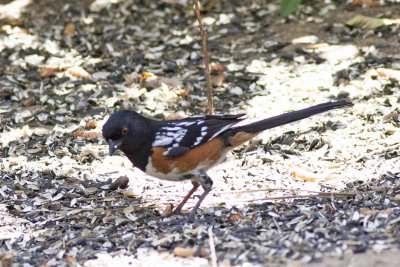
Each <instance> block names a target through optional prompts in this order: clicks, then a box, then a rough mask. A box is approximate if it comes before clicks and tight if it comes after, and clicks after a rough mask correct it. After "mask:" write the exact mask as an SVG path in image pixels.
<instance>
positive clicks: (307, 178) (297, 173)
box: [291, 169, 317, 182]
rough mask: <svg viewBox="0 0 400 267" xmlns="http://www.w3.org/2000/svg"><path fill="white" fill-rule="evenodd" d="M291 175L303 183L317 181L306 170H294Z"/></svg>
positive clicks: (312, 174)
mask: <svg viewBox="0 0 400 267" xmlns="http://www.w3.org/2000/svg"><path fill="white" fill-rule="evenodd" d="M291 173H292V175H293V177H295V178H300V179H301V180H303V181H304V182H315V181H316V180H317V177H316V176H315V174H314V173H311V172H308V171H306V170H300V169H295V170H292V172H291Z"/></svg>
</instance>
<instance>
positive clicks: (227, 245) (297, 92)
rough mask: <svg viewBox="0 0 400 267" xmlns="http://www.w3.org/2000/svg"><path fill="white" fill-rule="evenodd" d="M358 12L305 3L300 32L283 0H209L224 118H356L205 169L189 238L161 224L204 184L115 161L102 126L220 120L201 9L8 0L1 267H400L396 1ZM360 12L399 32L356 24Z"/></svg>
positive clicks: (0, 54)
mask: <svg viewBox="0 0 400 267" xmlns="http://www.w3.org/2000/svg"><path fill="white" fill-rule="evenodd" d="M345 2H346V1H303V4H302V5H300V7H299V8H298V10H297V11H296V12H295V13H294V14H293V15H290V16H289V17H288V18H280V17H279V15H278V13H279V1H262V0H261V1H260V0H259V1H225V0H215V1H205V2H204V3H203V13H202V14H203V23H204V26H205V28H206V29H207V33H208V48H209V52H210V57H211V62H212V63H213V64H214V65H213V70H214V71H213V83H214V101H215V109H216V112H217V113H226V114H228V113H234V114H237V113H246V114H247V115H248V118H249V121H254V120H257V119H260V118H265V117H270V116H273V115H277V114H280V113H283V112H288V111H292V110H296V109H300V108H304V107H308V106H311V105H315V104H319V103H323V102H327V101H334V100H338V99H346V100H349V101H352V102H353V103H354V105H353V106H351V107H347V108H343V109H338V110H334V111H330V112H326V113H324V114H321V115H318V116H315V117H312V118H309V119H306V120H303V121H301V122H296V123H292V124H289V125H284V126H282V127H278V128H275V129H271V130H268V131H266V132H265V133H262V134H261V135H259V136H258V137H257V138H256V139H254V140H253V141H251V142H248V143H247V144H245V145H244V146H242V147H240V148H237V149H235V150H234V151H233V152H232V153H231V154H229V155H228V158H227V160H226V161H225V162H223V163H222V164H221V165H219V166H217V167H215V168H213V169H212V170H210V171H209V173H208V174H209V175H210V176H211V177H212V178H213V181H214V185H213V191H212V192H211V193H210V195H209V196H208V197H207V198H206V200H205V201H204V203H203V204H202V206H201V210H199V212H198V215H197V217H196V221H195V222H194V223H182V222H180V221H179V223H177V219H178V220H179V219H180V218H181V217H180V216H172V217H169V218H163V217H162V216H161V215H162V214H163V213H166V212H168V210H169V209H171V207H172V206H176V205H177V204H178V203H179V202H180V200H181V199H182V198H183V196H184V195H185V193H186V192H187V191H188V190H189V189H190V187H191V184H190V183H189V182H188V183H174V182H167V181H160V180H157V179H155V178H152V177H149V176H147V175H145V174H144V173H142V172H141V171H139V170H137V169H135V168H133V167H132V164H131V163H130V162H129V160H128V159H126V158H125V157H124V156H123V155H122V153H117V154H116V155H115V156H112V157H110V156H109V155H108V147H107V144H106V142H105V141H104V140H103V138H102V137H101V127H102V125H103V124H104V122H105V120H106V119H107V118H108V116H109V115H110V114H112V113H113V112H114V111H116V110H121V109H133V110H136V111H137V112H140V113H141V114H143V115H145V116H148V117H152V118H157V119H171V118H180V117H186V116H193V115H202V114H205V113H206V112H207V98H206V91H205V78H204V66H203V61H202V50H201V38H200V34H199V30H198V26H197V21H196V18H195V16H194V13H193V9H192V7H191V5H190V4H187V3H186V2H185V1H172V0H171V1H167V0H164V1H149V0H148V1H139V0H136V1H135V0H113V1H106V0H102V1H100V0H98V1H75V0H71V1H51V0H38V1H29V0H19V1H14V2H12V3H11V1H0V5H3V6H1V7H0V26H1V28H0V74H1V75H0V120H1V124H0V144H1V146H0V167H1V169H0V175H1V176H0V177H1V179H0V263H1V264H3V266H10V265H12V266H67V265H68V266H111V265H115V264H118V265H119V266H125V265H133V266H158V265H168V266H177V265H178V266H182V265H190V266H212V265H216V264H218V265H219V266H306V265H307V266H326V267H328V266H363V267H364V266H397V265H398V262H400V254H399V252H400V207H399V204H400V180H399V178H400V172H399V166H400V165H399V164H400V161H399V159H400V158H399V148H400V131H399V125H400V111H399V110H400V87H399V81H400V57H399V53H400V48H399V47H400V46H399V42H400V27H399V24H398V23H397V24H396V23H395V22H394V21H393V20H395V19H399V14H400V3H399V2H398V1H381V2H384V4H382V5H380V6H368V5H361V6H360V5H355V6H351V5H350V4H348V3H345ZM352 2H355V1H352ZM10 3H11V5H7V4H10ZM180 3H186V4H180ZM356 15H364V16H367V17H370V18H386V19H391V20H392V21H391V20H386V25H385V26H381V27H378V28H374V29H373V28H368V27H367V26H368V25H367V22H366V21H365V20H364V21H363V23H361V25H360V26H357V25H353V26H350V25H348V24H349V22H348V21H349V20H351V19H353V18H354V17H355V16H356ZM376 22H377V21H375V23H376ZM366 25H367V26H366ZM126 179H127V180H126ZM124 180H126V181H128V184H127V185H123V184H122V185H121V184H118V183H116V181H124ZM200 193H201V190H199V192H196V195H199V194H200ZM194 203H195V199H191V200H190V201H189V202H188V204H187V206H186V207H185V208H186V210H185V211H188V210H190V208H191V207H192V206H193V205H194ZM210 240H213V241H214V242H210ZM214 252H215V255H216V258H215V259H214V258H213V256H212V255H213V253H214ZM215 262H217V263H215Z"/></svg>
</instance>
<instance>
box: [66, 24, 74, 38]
mask: <svg viewBox="0 0 400 267" xmlns="http://www.w3.org/2000/svg"><path fill="white" fill-rule="evenodd" d="M64 35H65V36H74V35H75V25H74V24H73V23H69V24H67V26H65V28H64Z"/></svg>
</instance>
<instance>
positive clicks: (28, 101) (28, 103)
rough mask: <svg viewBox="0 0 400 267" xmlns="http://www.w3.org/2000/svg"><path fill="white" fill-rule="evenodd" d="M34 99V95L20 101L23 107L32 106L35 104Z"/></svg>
mask: <svg viewBox="0 0 400 267" xmlns="http://www.w3.org/2000/svg"><path fill="white" fill-rule="evenodd" d="M35 101H36V99H35V97H34V96H31V97H29V98H27V99H25V100H24V101H22V105H24V106H25V107H29V106H32V105H33V104H35Z"/></svg>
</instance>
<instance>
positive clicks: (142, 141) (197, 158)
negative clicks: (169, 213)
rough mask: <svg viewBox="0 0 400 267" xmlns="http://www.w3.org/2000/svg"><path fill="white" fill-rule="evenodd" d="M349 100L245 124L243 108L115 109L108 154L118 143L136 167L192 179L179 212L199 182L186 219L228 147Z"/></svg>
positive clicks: (109, 124)
mask: <svg viewBox="0 0 400 267" xmlns="http://www.w3.org/2000/svg"><path fill="white" fill-rule="evenodd" d="M350 104H351V102H347V101H337V102H328V103H324V104H320V105H316V106H312V107H309V108H305V109H301V110H297V111H293V112H288V113H284V114H282V115H279V116H275V117H271V118H268V119H264V120H260V121H257V122H253V123H250V124H247V125H244V126H237V125H236V124H237V123H239V122H241V121H242V120H244V119H245V118H244V116H243V115H244V114H238V115H206V116H198V117H197V116H196V117H189V118H184V119H179V120H167V121H159V120H152V119H148V118H145V117H143V116H141V115H140V114H138V113H136V112H134V111H128V110H122V111H117V112H115V113H114V114H112V115H111V116H110V118H109V119H108V121H107V122H106V123H105V124H104V126H103V136H104V138H105V139H106V140H107V142H108V144H109V150H110V155H112V154H113V153H114V152H115V151H116V150H117V149H119V150H121V151H122V152H124V154H125V155H126V156H127V157H128V158H129V159H130V161H131V162H132V163H133V165H134V166H135V167H137V168H139V169H140V170H142V171H144V172H146V173H147V174H149V175H151V176H154V177H157V178H159V179H164V180H170V181H185V180H191V181H192V183H193V188H192V189H191V190H190V191H189V193H188V194H187V195H186V196H185V198H184V199H183V200H182V202H181V203H180V204H179V206H178V207H177V208H176V209H175V211H174V213H180V211H181V210H182V207H183V205H184V204H185V203H186V201H187V200H188V199H189V198H190V197H191V195H192V194H193V193H194V192H195V191H196V190H197V188H198V187H199V186H200V185H201V186H202V187H203V189H204V193H203V194H202V195H201V196H200V198H199V200H198V201H197V203H196V205H195V206H194V207H193V209H192V210H191V211H190V213H189V218H188V219H189V221H192V220H193V219H194V216H195V214H196V210H197V209H198V207H199V206H200V204H201V202H202V201H203V200H204V198H205V197H206V196H207V194H208V193H209V192H210V191H211V187H212V184H213V181H212V180H211V178H210V177H209V176H208V175H207V173H206V172H207V170H208V169H210V168H211V167H213V166H215V165H217V164H218V163H220V162H222V161H223V160H224V158H225V155H226V154H227V153H228V151H229V150H232V149H233V148H235V147H237V146H239V145H241V144H243V143H244V142H246V141H249V140H250V139H252V138H254V137H255V136H257V135H258V134H259V133H260V132H262V131H264V130H267V129H270V128H273V127H276V126H279V125H283V124H286V123H290V122H294V121H297V120H301V119H304V118H307V117H310V116H312V115H315V114H318V113H321V112H324V111H328V110H331V109H335V108H340V107H344V106H347V105H350Z"/></svg>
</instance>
